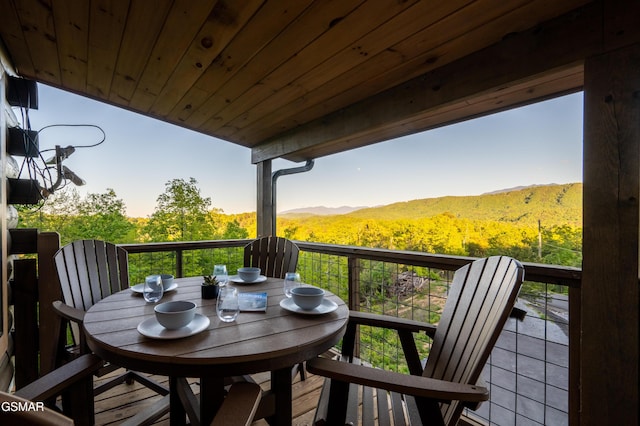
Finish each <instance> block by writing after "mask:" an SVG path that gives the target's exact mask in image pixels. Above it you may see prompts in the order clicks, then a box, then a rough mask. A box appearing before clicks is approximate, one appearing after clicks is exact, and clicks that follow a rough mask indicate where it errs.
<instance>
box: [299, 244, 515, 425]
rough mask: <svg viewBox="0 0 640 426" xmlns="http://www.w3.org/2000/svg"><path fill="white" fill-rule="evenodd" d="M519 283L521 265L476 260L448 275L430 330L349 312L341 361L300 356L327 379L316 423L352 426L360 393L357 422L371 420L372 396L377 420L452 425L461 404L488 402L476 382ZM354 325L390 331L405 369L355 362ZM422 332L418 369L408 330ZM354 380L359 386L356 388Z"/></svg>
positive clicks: (500, 260)
mask: <svg viewBox="0 0 640 426" xmlns="http://www.w3.org/2000/svg"><path fill="white" fill-rule="evenodd" d="M523 280H524V268H523V267H522V265H521V264H520V262H518V261H517V260H515V259H512V258H509V257H505V256H494V257H489V258H486V259H480V260H476V261H474V262H472V263H470V264H468V265H466V266H464V267H462V268H460V269H459V270H457V271H456V273H455V275H454V278H453V282H452V284H451V289H450V292H449V296H448V298H447V301H446V303H445V306H444V310H443V313H442V316H441V318H440V322H439V324H438V326H437V327H436V326H433V325H430V324H426V323H422V322H417V321H409V320H403V319H400V318H396V317H390V316H385V315H373V314H367V313H361V312H352V313H350V316H349V324H348V326H347V331H346V334H345V336H344V339H343V346H342V361H338V360H330V359H325V358H316V359H313V360H311V361H307V369H308V370H309V371H310V372H311V373H313V374H319V375H322V376H326V377H328V378H329V379H330V380H326V381H325V388H324V389H323V392H322V395H321V401H320V403H319V407H318V410H317V412H316V419H315V422H316V424H318V425H322V424H328V425H344V424H358V423H357V420H358V419H357V416H358V413H357V409H358V398H359V395H361V398H362V402H361V404H362V405H361V408H362V413H361V416H362V424H366V425H371V424H374V423H375V422H374V408H373V400H374V399H375V400H376V402H377V405H378V407H377V410H375V411H376V412H377V415H378V423H379V424H389V413H390V412H391V413H392V414H391V415H392V416H393V418H394V424H395V425H399V424H400V425H403V424H412V425H417V424H425V425H426V424H429V425H431V424H433V425H455V424H456V423H457V422H458V419H459V418H460V415H461V413H462V410H463V409H464V408H465V407H468V408H471V409H476V408H477V407H478V406H479V405H480V403H481V402H482V401H486V400H488V399H489V391H488V390H487V389H486V388H484V387H482V386H478V382H479V380H480V375H481V373H482V369H483V367H484V366H485V363H486V362H487V359H488V357H489V354H490V353H491V350H492V349H493V346H494V344H495V342H496V340H497V339H498V336H499V335H500V332H501V331H502V328H503V327H504V324H505V322H506V321H507V319H508V317H509V315H510V313H511V310H512V308H513V305H514V303H515V301H516V298H517V296H518V292H519V290H520V287H521V285H522V282H523ZM359 324H363V325H371V326H376V327H384V328H389V329H394V330H396V331H397V332H398V335H399V338H400V341H401V343H402V347H403V351H404V354H405V358H406V359H407V364H408V366H409V371H410V373H411V374H401V373H396V372H391V371H385V370H381V369H377V368H371V367H366V366H362V365H357V364H356V363H354V362H357V360H355V359H354V357H353V348H354V343H355V342H354V340H355V336H356V327H357V326H358V325H359ZM421 331H424V332H425V333H426V334H427V335H429V336H430V337H432V339H433V342H432V346H431V350H430V353H429V356H428V358H427V361H426V365H425V366H424V369H423V368H422V363H421V360H420V358H419V355H418V351H417V349H416V345H415V342H414V339H413V334H412V333H418V332H421ZM343 361H347V362H343ZM357 385H361V386H364V389H363V390H360V391H359V390H358V389H357V387H358V386H357ZM374 394H375V395H376V397H375V398H374ZM389 399H390V400H391V408H389V406H388V400H389ZM403 401H404V403H405V404H403V403H402V402H403ZM327 407H331V409H329V410H327ZM405 419H408V422H407V423H405Z"/></svg>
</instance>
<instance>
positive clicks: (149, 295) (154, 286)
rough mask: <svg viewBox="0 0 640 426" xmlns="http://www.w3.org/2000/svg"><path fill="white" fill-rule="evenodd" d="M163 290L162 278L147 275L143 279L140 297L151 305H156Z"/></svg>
mask: <svg viewBox="0 0 640 426" xmlns="http://www.w3.org/2000/svg"><path fill="white" fill-rule="evenodd" d="M163 293H164V288H163V287H162V277H161V276H160V275H149V276H148V277H146V278H145V279H144V289H143V290H142V295H143V296H144V300H146V301H147V302H151V303H157V302H158V301H159V300H160V299H162V294H163Z"/></svg>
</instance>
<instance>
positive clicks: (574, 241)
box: [278, 184, 582, 266]
mask: <svg viewBox="0 0 640 426" xmlns="http://www.w3.org/2000/svg"><path fill="white" fill-rule="evenodd" d="M278 230H279V231H278V233H279V234H281V235H284V236H286V237H287V238H291V239H294V240H302V241H316V242H324V243H332V244H344V245H358V246H364V247H378V248H390V249H396V250H414V251H422V252H428V253H441V254H455V255H463V256H475V257H481V256H487V255H492V254H508V255H511V256H514V257H516V258H518V259H520V260H523V261H530V262H540V263H551V264H557V265H567V266H580V265H581V263H582V254H581V251H582V184H566V185H547V186H537V187H530V188H524V189H520V190H514V191H507V192H501V193H497V194H486V195H480V196H469V197H442V198H433V199H424V200H415V201H408V202H403V203H395V204H390V205H387V206H383V207H376V208H368V209H362V210H357V211H355V212H352V213H350V214H345V215H335V216H306V217H289V218H287V217H282V218H280V219H279V221H278Z"/></svg>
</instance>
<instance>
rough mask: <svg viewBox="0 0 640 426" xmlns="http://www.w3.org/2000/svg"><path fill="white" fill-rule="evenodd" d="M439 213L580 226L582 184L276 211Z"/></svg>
mask: <svg viewBox="0 0 640 426" xmlns="http://www.w3.org/2000/svg"><path fill="white" fill-rule="evenodd" d="M348 209H352V210H351V211H350V212H347V211H348ZM319 212H320V213H319ZM442 214H445V215H449V216H451V217H456V218H459V219H470V220H489V221H496V222H509V223H513V224H522V225H527V226H537V224H538V221H540V222H541V223H542V224H543V226H552V225H570V226H577V227H581V226H582V183H568V184H541V185H529V186H520V187H514V188H507V189H502V190H497V191H493V192H489V193H485V194H482V195H467V196H444V197H437V198H423V199H418V200H411V201H401V202H397V203H392V204H387V205H384V206H378V207H348V206H343V207H339V208H328V207H310V208H305V209H295V210H289V211H287V212H283V213H280V215H284V217H286V218H292V219H293V218H298V219H304V218H308V219H309V220H311V219H312V218H313V217H314V216H331V215H344V216H345V217H348V218H353V219H360V220H364V219H371V220H416V219H421V218H430V217H434V216H438V215H442Z"/></svg>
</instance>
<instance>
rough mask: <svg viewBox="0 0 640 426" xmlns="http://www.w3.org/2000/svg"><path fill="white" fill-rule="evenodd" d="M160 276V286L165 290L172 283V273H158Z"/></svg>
mask: <svg viewBox="0 0 640 426" xmlns="http://www.w3.org/2000/svg"><path fill="white" fill-rule="evenodd" d="M160 278H161V279H162V288H163V289H165V290H166V289H167V288H169V286H170V285H171V284H173V275H171V274H160Z"/></svg>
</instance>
